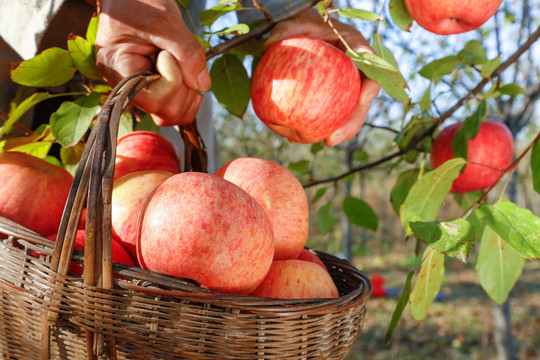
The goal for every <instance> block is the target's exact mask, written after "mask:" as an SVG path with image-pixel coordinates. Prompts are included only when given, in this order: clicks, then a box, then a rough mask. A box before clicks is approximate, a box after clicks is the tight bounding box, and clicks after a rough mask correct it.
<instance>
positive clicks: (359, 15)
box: [338, 7, 384, 21]
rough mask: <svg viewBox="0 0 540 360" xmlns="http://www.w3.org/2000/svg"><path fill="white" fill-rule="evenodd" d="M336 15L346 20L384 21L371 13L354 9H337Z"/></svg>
mask: <svg viewBox="0 0 540 360" xmlns="http://www.w3.org/2000/svg"><path fill="white" fill-rule="evenodd" d="M338 14H339V15H341V16H345V17H348V18H354V19H362V20H366V21H375V20H384V19H383V18H381V17H380V16H379V15H377V14H375V13H374V12H371V11H366V10H360V9H354V8H350V7H348V8H343V9H338Z"/></svg>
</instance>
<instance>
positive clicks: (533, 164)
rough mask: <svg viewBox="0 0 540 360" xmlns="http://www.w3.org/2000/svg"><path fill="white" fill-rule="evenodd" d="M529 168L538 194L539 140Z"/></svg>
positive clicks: (539, 180) (534, 148)
mask: <svg viewBox="0 0 540 360" xmlns="http://www.w3.org/2000/svg"><path fill="white" fill-rule="evenodd" d="M0 134H1V132H0ZM531 170H532V179H533V188H534V190H535V191H536V192H537V193H539V194H540V141H537V142H536V144H534V145H533V148H532V151H531Z"/></svg>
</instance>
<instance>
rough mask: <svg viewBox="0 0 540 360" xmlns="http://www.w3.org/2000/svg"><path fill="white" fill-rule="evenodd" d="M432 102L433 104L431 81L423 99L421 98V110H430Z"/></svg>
mask: <svg viewBox="0 0 540 360" xmlns="http://www.w3.org/2000/svg"><path fill="white" fill-rule="evenodd" d="M431 104H432V101H431V83H430V84H429V86H428V88H427V89H426V91H425V92H424V95H422V99H421V100H420V102H419V103H418V105H419V106H420V110H422V111H428V110H429V109H431Z"/></svg>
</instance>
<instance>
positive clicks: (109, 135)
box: [41, 71, 207, 360]
mask: <svg viewBox="0 0 540 360" xmlns="http://www.w3.org/2000/svg"><path fill="white" fill-rule="evenodd" d="M157 77H158V75H155V74H152V73H150V72H147V71H144V72H140V73H137V74H134V75H132V76H129V77H126V78H125V79H123V80H122V81H121V82H120V83H119V84H118V85H117V86H116V87H115V88H114V89H113V91H112V92H111V93H110V95H109V97H108V98H107V100H106V102H105V104H104V105H103V107H102V109H101V111H100V113H99V114H98V115H97V119H96V121H95V124H94V127H93V128H92V131H91V132H90V135H89V137H88V140H87V143H86V146H85V149H84V151H83V154H82V157H81V161H80V163H79V166H78V168H77V171H76V173H75V177H74V181H73V185H72V187H71V189H70V193H69V196H68V199H67V202H66V206H65V208H64V213H63V215H62V221H61V223H60V227H59V229H58V236H57V239H56V243H55V246H54V250H53V254H52V257H51V264H50V268H51V270H52V271H53V273H54V274H55V278H53V281H52V284H51V287H50V290H49V292H48V294H47V295H46V297H48V299H47V300H49V303H50V304H51V306H50V308H49V309H48V311H47V312H45V314H44V316H43V319H42V328H41V335H42V359H43V360H48V359H49V358H50V332H51V325H52V324H54V323H56V321H57V320H58V315H59V313H58V311H57V308H58V306H59V305H60V302H61V300H60V299H59V297H57V296H54V295H55V294H57V293H59V292H60V290H61V288H62V286H63V282H62V281H61V280H60V279H61V278H62V277H65V276H66V274H67V272H68V269H69V264H70V262H71V258H72V256H73V247H74V244H75V236H76V233H77V228H78V224H79V220H80V217H81V213H82V209H83V207H84V205H85V202H86V205H87V214H86V216H87V219H86V229H85V248H84V270H83V282H84V285H85V286H89V287H95V286H98V287H101V288H105V289H110V288H112V286H113V275H112V274H113V270H112V259H111V258H112V226H111V198H112V188H113V178H114V163H115V156H116V143H117V137H118V126H119V120H120V116H121V114H122V112H123V111H124V110H125V108H126V107H127V105H128V104H129V102H130V101H131V100H132V99H133V97H134V96H135V95H136V93H137V92H138V91H139V90H141V89H142V88H144V87H145V86H147V85H148V84H149V83H150V82H152V81H154V80H155V79H156V78H157ZM181 135H182V139H183V141H184V146H185V154H186V162H185V164H186V165H185V166H186V168H187V169H189V170H188V171H191V170H192V169H193V170H194V171H206V161H207V158H206V148H205V146H204V143H203V142H202V139H201V137H200V135H199V133H198V131H197V126H196V124H195V123H193V124H189V125H183V126H181ZM89 302H90V299H85V304H87V303H89ZM85 310H86V311H90V310H89V308H87V309H85ZM105 342H106V347H105ZM103 349H106V352H107V355H108V357H109V359H116V358H117V357H116V347H115V339H114V337H112V336H110V337H108V338H107V339H103V336H100V335H99V334H94V333H92V332H91V331H90V330H86V350H87V358H88V359H96V358H97V356H99V355H100V354H101V353H102V352H103Z"/></svg>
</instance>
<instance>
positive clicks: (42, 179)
mask: <svg viewBox="0 0 540 360" xmlns="http://www.w3.org/2000/svg"><path fill="white" fill-rule="evenodd" d="M0 179H1V181H0V215H1V216H4V217H6V218H8V219H10V220H12V221H15V222H17V223H19V224H21V225H23V226H25V227H27V228H29V229H31V230H34V231H35V232H37V233H39V234H41V235H43V236H48V235H51V234H54V233H56V232H57V231H58V227H59V226H60V221H61V220H62V213H63V211H64V206H65V203H66V200H67V198H68V194H69V190H70V188H71V184H72V183H73V176H71V174H70V173H69V172H67V171H66V170H65V169H64V168H62V167H60V166H57V165H53V164H51V163H48V162H47V161H45V160H42V159H39V158H37V157H35V156H31V155H28V154H25V153H21V152H3V153H0Z"/></svg>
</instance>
